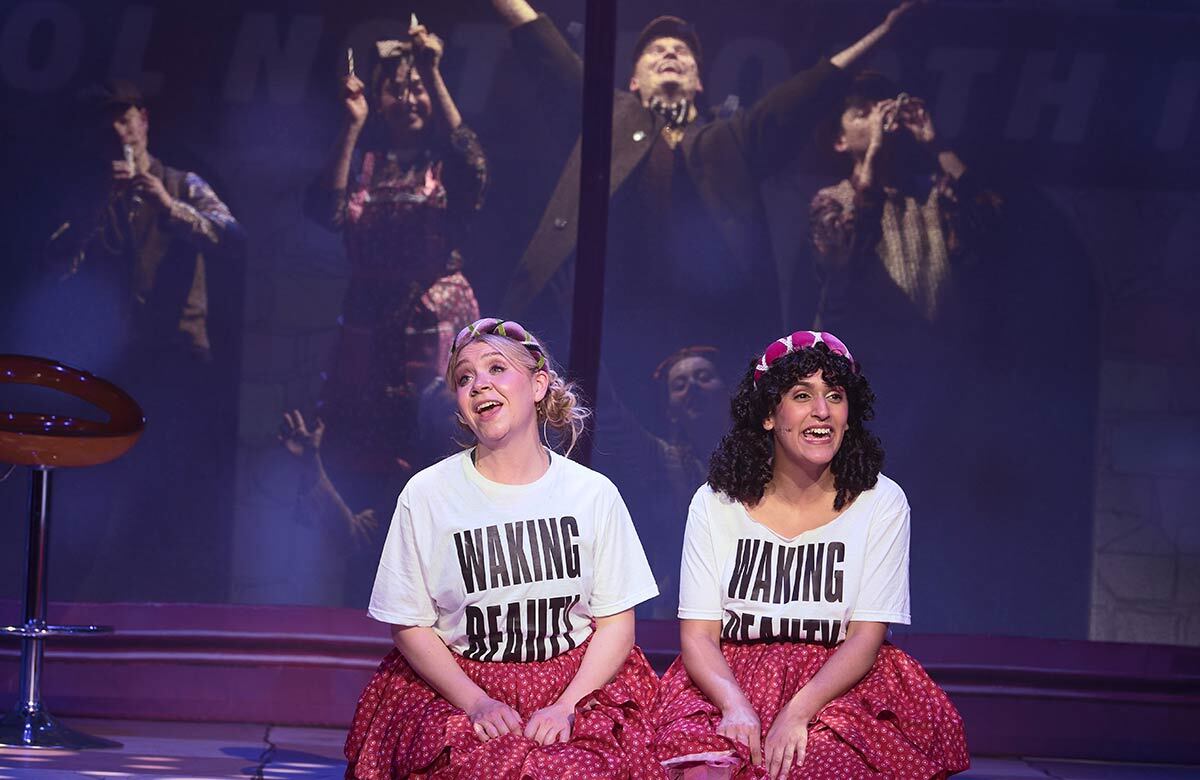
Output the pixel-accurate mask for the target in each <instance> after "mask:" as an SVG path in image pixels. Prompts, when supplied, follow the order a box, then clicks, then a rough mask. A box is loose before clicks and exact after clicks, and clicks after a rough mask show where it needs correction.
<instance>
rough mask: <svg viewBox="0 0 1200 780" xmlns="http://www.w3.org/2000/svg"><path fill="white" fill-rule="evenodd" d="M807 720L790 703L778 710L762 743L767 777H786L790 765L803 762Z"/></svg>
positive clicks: (806, 740)
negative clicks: (765, 757) (764, 751)
mask: <svg viewBox="0 0 1200 780" xmlns="http://www.w3.org/2000/svg"><path fill="white" fill-rule="evenodd" d="M808 720H809V719H808V716H807V715H805V714H804V713H803V712H801V711H800V709H799V708H798V707H795V706H794V705H792V704H788V705H787V706H786V707H784V708H783V709H782V710H780V711H779V715H778V716H777V717H776V718H775V722H774V723H772V724H771V730H770V731H768V732H767V738H766V740H765V741H764V743H763V747H764V748H765V750H766V754H767V776H768V777H771V778H780V777H787V776H788V772H790V771H792V767H794V766H800V765H801V764H803V763H804V751H805V749H806V748H807V747H808Z"/></svg>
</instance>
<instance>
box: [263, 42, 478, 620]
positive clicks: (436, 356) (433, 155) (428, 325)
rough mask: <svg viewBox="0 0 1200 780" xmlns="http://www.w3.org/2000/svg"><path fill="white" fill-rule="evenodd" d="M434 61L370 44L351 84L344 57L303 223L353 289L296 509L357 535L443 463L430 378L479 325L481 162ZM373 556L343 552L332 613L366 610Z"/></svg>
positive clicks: (447, 404)
mask: <svg viewBox="0 0 1200 780" xmlns="http://www.w3.org/2000/svg"><path fill="white" fill-rule="evenodd" d="M443 52H444V45H443V43H442V41H441V39H440V38H439V37H438V36H437V35H435V34H434V33H432V32H430V31H429V30H428V29H426V28H425V27H424V26H423V25H420V24H413V25H412V26H411V28H410V29H409V30H408V32H407V34H406V35H404V36H402V37H400V38H398V39H391V40H379V41H375V42H374V43H373V46H372V49H371V56H370V57H369V58H364V59H366V62H367V68H366V69H365V72H364V73H363V74H362V78H360V76H359V75H358V74H357V73H356V72H355V69H354V58H353V51H352V50H351V52H350V55H349V62H348V65H347V72H346V73H344V74H343V75H342V76H341V78H340V81H339V97H338V102H337V104H336V105H337V107H338V109H339V113H340V115H341V117H340V121H339V123H338V130H337V135H336V138H335V140H334V144H333V149H332V151H331V154H330V156H329V159H328V160H327V162H326V164H325V166H324V167H323V169H322V170H321V171H320V172H319V174H318V176H317V177H316V179H315V180H314V181H313V182H312V184H311V186H310V187H309V189H308V192H307V194H306V199H305V211H306V213H307V214H308V216H310V217H311V218H312V219H314V220H316V221H317V222H318V223H320V224H322V225H324V226H325V227H327V228H329V229H331V230H334V231H337V232H340V233H341V234H342V237H343V240H344V245H345V250H346V258H347V260H348V261H349V268H350V272H349V276H350V278H349V284H348V287H347V289H346V293H345V297H344V299H343V303H342V313H341V317H340V318H339V329H338V341H337V343H336V345H335V347H334V350H333V354H332V358H331V362H330V365H329V367H328V369H327V370H326V376H325V381H324V383H323V385H322V388H321V391H320V398H319V403H318V408H317V409H316V410H315V414H316V415H317V416H319V417H320V419H321V420H322V421H323V422H324V424H325V426H326V431H325V435H324V439H323V443H322V446H321V460H322V462H323V464H324V468H325V469H327V470H328V478H326V477H325V471H324V469H323V470H322V471H321V472H317V471H316V470H308V471H306V472H305V473H306V474H308V475H309V476H310V477H312V478H313V479H312V480H310V481H306V482H303V483H302V484H301V486H300V494H301V496H302V498H304V499H307V500H304V501H302V502H301V503H300V504H298V507H299V510H300V511H302V512H304V513H306V514H314V513H315V514H314V517H315V520H314V522H316V523H318V524H320V525H322V526H324V527H328V528H334V529H336V528H341V527H349V528H350V529H351V530H352V531H353V532H354V533H356V534H357V533H359V532H360V531H364V530H367V529H368V528H369V524H366V525H364V524H363V523H360V522H357V521H356V519H361V518H363V517H366V516H367V514H368V513H371V512H374V514H376V515H378V516H384V515H385V514H386V513H390V512H391V510H392V508H393V502H394V500H395V497H396V494H397V493H398V492H399V491H400V489H401V488H403V486H404V483H405V481H406V480H407V479H408V478H409V477H410V476H411V475H412V474H413V473H414V472H415V471H417V470H420V469H421V468H423V467H425V466H427V465H429V464H431V463H433V462H434V461H436V460H437V459H438V458H440V457H443V456H444V455H446V454H448V453H449V452H451V451H453V449H454V442H453V441H452V440H451V438H450V437H449V436H447V435H445V434H446V432H447V431H452V430H453V428H454V422H453V410H452V403H451V401H450V398H449V395H448V393H447V392H446V388H445V386H444V384H443V383H442V379H441V375H442V373H443V370H444V368H445V359H446V355H447V354H448V353H449V350H450V342H451V340H452V339H453V338H454V334H455V333H457V332H458V330H459V329H460V328H462V327H463V326H464V325H466V324H467V323H469V322H471V321H473V320H475V319H478V317H479V305H478V303H477V301H476V298H475V293H474V290H473V289H472V287H471V284H470V282H469V281H468V279H467V277H466V275H465V274H464V272H463V258H462V254H461V251H460V248H461V247H462V245H463V242H464V240H465V237H466V234H467V231H468V229H469V227H470V223H471V221H472V220H473V218H474V217H475V215H476V214H477V213H478V212H479V210H480V209H481V208H482V205H483V195H484V190H485V188H486V185H487V160H486V157H485V155H484V152H483V149H482V147H481V146H480V144H479V140H478V138H477V137H476V135H475V133H474V132H473V131H472V130H471V128H470V127H468V126H467V125H466V124H465V123H464V122H463V120H462V116H461V115H460V114H459V111H458V108H457V107H456V105H455V102H454V100H453V98H452V97H451V95H450V92H449V90H448V89H447V87H446V84H445V82H444V80H443V79H442V75H441V62H442V56H443ZM289 414H290V415H292V416H293V418H294V416H295V414H296V412H289ZM287 422H288V421H287V420H286V419H285V421H284V423H285V425H287ZM351 508H352V509H351ZM378 551H379V548H378V541H377V543H376V544H375V545H373V546H372V548H371V549H369V550H366V551H364V557H363V559H362V560H358V559H357V558H356V557H355V555H356V552H355V550H353V549H350V550H348V551H347V554H348V557H346V559H345V561H344V563H343V564H339V565H340V566H341V568H343V569H345V572H346V573H345V575H344V576H343V577H342V579H343V582H342V583H341V587H342V591H343V593H344V598H343V599H341V600H342V601H356V600H361V599H362V598H365V597H366V592H367V591H368V589H369V587H370V580H369V578H365V579H364V578H363V577H362V573H363V565H365V564H367V562H368V560H372V561H373V560H374V558H375V556H377V555H378ZM368 556H369V558H368ZM338 585H339V583H337V582H331V590H332V588H336V587H338Z"/></svg>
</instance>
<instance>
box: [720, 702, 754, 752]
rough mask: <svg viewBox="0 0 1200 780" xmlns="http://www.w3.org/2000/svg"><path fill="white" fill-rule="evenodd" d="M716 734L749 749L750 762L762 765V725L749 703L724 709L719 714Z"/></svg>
mask: <svg viewBox="0 0 1200 780" xmlns="http://www.w3.org/2000/svg"><path fill="white" fill-rule="evenodd" d="M717 733H718V734H720V735H721V736H722V737H725V738H726V739H731V740H733V741H734V742H737V743H740V744H742V745H745V746H746V747H748V748H750V760H751V761H752V762H754V763H755V764H762V745H761V743H760V740H761V738H762V724H761V723H759V721H758V715H756V714H755V713H754V708H753V707H751V706H750V703H749V702H742V703H740V704H738V705H735V706H733V707H727V708H725V710H724V711H723V712H722V713H721V723H720V724H719V725H718V726H717Z"/></svg>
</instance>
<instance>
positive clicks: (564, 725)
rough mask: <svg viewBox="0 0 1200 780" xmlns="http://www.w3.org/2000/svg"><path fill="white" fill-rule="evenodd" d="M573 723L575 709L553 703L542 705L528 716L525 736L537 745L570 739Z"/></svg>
mask: <svg viewBox="0 0 1200 780" xmlns="http://www.w3.org/2000/svg"><path fill="white" fill-rule="evenodd" d="M574 725H575V709H574V708H573V707H567V706H566V705H565V704H560V703H555V704H551V705H550V706H549V707H543V708H542V709H540V710H538V711H537V712H535V713H533V715H531V716H530V717H529V723H527V724H526V725H525V736H527V737H529V738H530V739H532V740H533V741H534V742H536V743H538V744H539V745H550V744H553V743H555V742H567V741H569V740H570V739H571V727H572V726H574Z"/></svg>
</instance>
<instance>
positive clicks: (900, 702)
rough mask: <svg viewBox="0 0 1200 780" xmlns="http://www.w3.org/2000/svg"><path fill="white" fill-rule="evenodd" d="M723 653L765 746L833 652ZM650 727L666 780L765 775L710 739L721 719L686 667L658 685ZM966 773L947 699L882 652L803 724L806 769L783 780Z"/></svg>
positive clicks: (801, 648) (678, 665) (678, 666)
mask: <svg viewBox="0 0 1200 780" xmlns="http://www.w3.org/2000/svg"><path fill="white" fill-rule="evenodd" d="M721 650H722V652H723V653H724V655H725V660H726V661H727V662H728V663H729V668H730V669H731V670H732V671H733V675H734V677H735V678H736V679H737V681H738V684H739V685H740V686H741V688H742V691H743V692H744V693H745V694H746V698H747V699H749V700H750V704H751V705H752V706H753V707H754V711H755V712H756V713H757V714H758V717H759V721H760V722H761V725H762V735H763V739H764V740H765V739H766V735H767V731H768V730H769V729H770V727H771V724H772V723H774V721H775V717H776V715H778V714H779V711H780V710H781V709H782V708H783V706H784V705H785V704H787V702H788V700H789V699H791V697H792V696H793V695H794V694H795V693H796V692H797V691H798V690H800V688H801V687H803V686H804V685H805V684H806V683H807V682H808V681H809V680H811V679H812V677H813V675H815V674H816V673H817V671H818V670H820V668H821V667H822V666H823V665H824V664H825V662H826V661H827V660H828V659H829V657H830V656H832V655H833V654H834V653H836V652H837V649H836V648H826V647H823V646H821V645H816V644H809V643H803V642H776V643H767V644H737V643H732V642H723V643H721ZM655 718H656V722H657V723H658V731H657V733H656V735H655V741H654V751H655V755H656V756H657V757H658V759H659V760H660V761H664V762H666V763H667V765H668V766H670V767H671V775H672V776H682V775H683V773H684V772H685V771H686V772H687V776H689V777H691V776H700V775H702V774H704V773H703V770H702V767H705V766H708V767H709V768H710V769H713V770H715V769H716V768H717V767H724V766H731V767H732V768H731V770H727V771H729V774H728V775H726V776H729V777H732V778H736V780H750V778H755V779H756V780H757V779H758V778H765V777H766V776H767V775H766V771H765V770H764V769H763V768H762V767H758V766H754V765H752V764H751V761H750V752H749V749H748V748H747V747H746V746H745V745H742V744H740V743H733V742H730V741H729V740H727V739H725V738H724V737H722V736H719V735H718V734H717V733H716V729H717V726H718V724H719V723H720V721H721V713H720V711H719V710H718V709H717V707H716V706H714V705H713V704H712V703H711V702H709V701H708V699H707V698H706V697H705V696H704V694H703V693H701V692H700V690H699V689H698V688H696V686H695V685H693V684H692V681H691V679H690V678H689V677H688V674H687V671H686V670H685V669H684V667H683V660H682V658H678V659H676V660H675V663H673V664H672V665H671V668H670V669H668V670H667V673H666V675H665V676H664V677H663V681H662V687H661V691H660V699H659V705H658V709H657V712H656V716H655ZM731 751H732V755H731ZM968 764H969V757H968V753H967V740H966V734H965V732H964V731H963V723H962V718H960V717H959V714H958V711H957V710H955V709H954V705H953V704H952V703H951V702H950V699H949V698H948V697H947V696H946V694H945V692H943V691H942V689H941V688H939V687H938V686H937V684H936V683H934V682H933V680H931V679H929V675H927V674H926V673H925V670H924V669H922V668H921V665H920V664H918V663H917V662H916V661H915V660H914V659H913V658H912V657H911V656H909V655H908V654H906V653H905V652H904V651H902V650H900V649H899V648H897V647H895V646H893V645H890V644H884V645H883V647H881V648H880V650H879V656H878V657H877V658H876V659H875V665H874V666H872V667H871V670H870V671H869V672H867V674H866V676H865V677H864V678H863V679H862V680H861V681H860V682H859V683H858V684H857V685H856V686H854V687H853V688H852V689H850V690H849V691H847V692H846V693H845V694H843V695H842V696H839V697H838V698H836V699H834V700H833V701H831V702H829V704H827V705H825V707H824V708H822V709H821V711H820V712H818V713H817V716H816V717H815V718H813V720H812V722H810V723H809V726H808V748H807V751H806V753H805V756H804V762H803V764H802V765H800V766H797V767H795V768H793V769H792V771H791V774H790V775H789V778H790V780H800V778H804V780H860V778H861V779H864V780H865V779H866V778H894V779H895V780H928V779H929V778H943V777H947V776H949V775H951V774H954V773H955V772H961V771H963V770H965V769H966V768H967V766H968ZM712 774H713V775H715V774H717V773H716V772H713V773H712Z"/></svg>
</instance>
